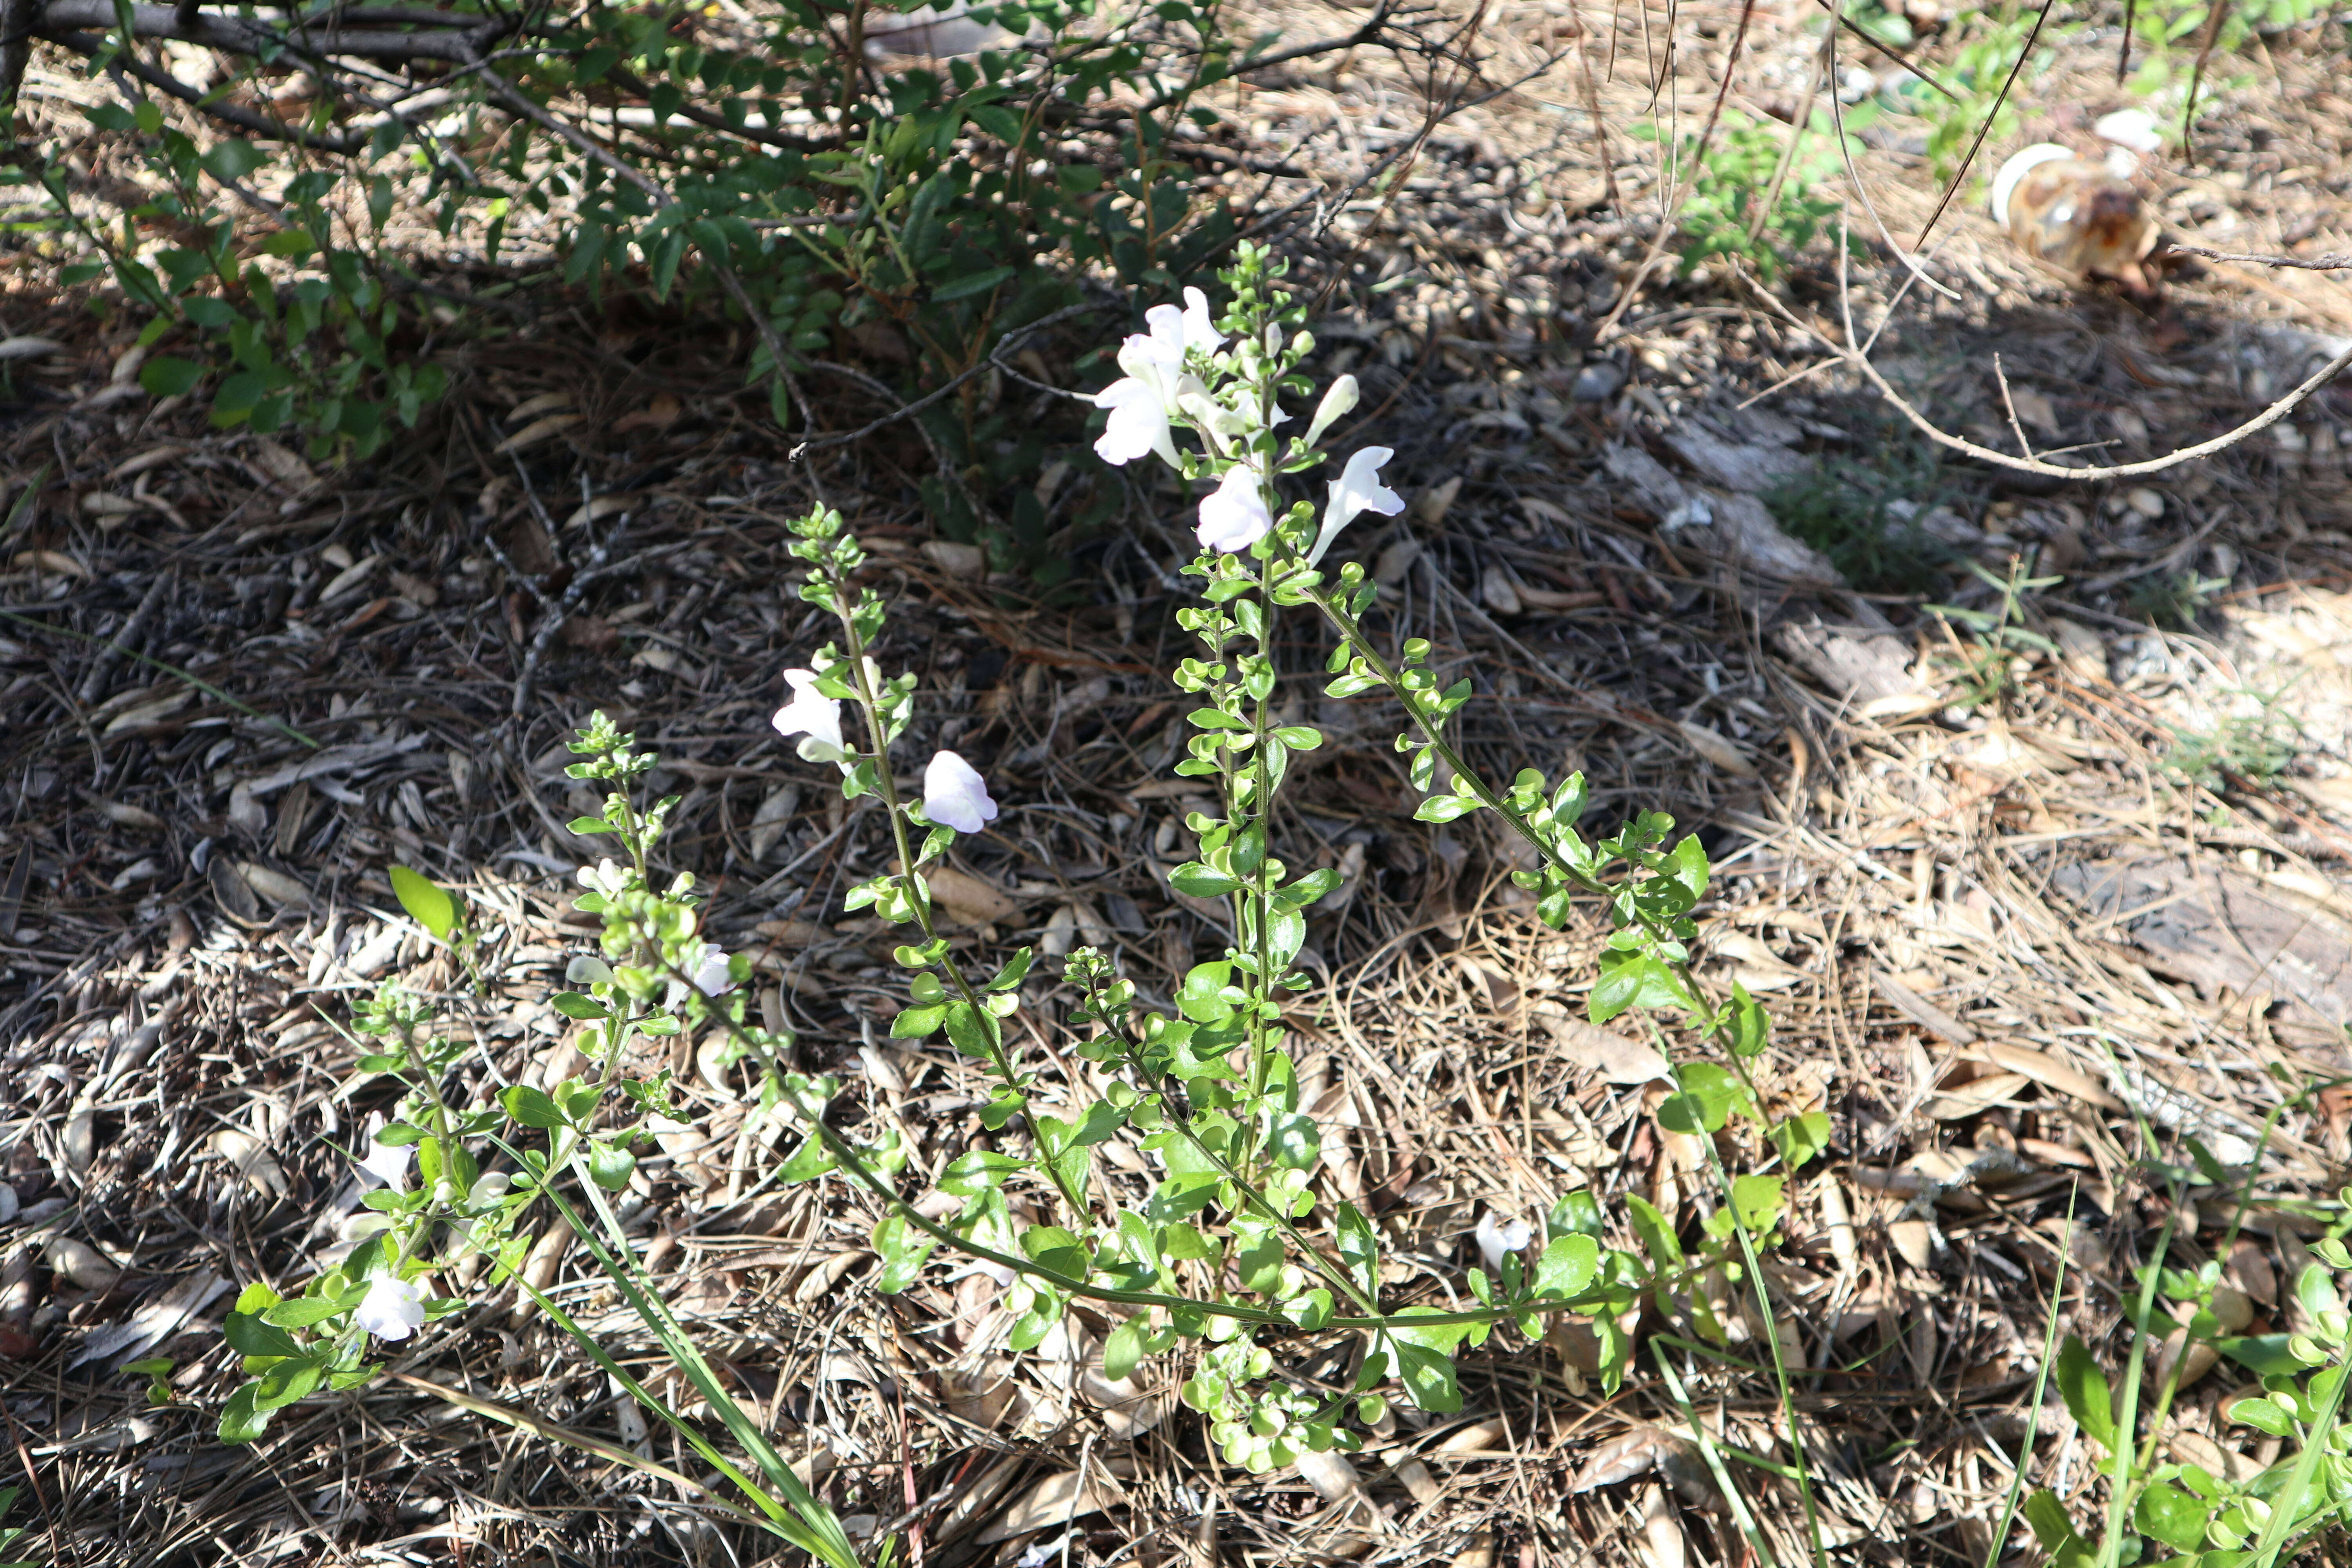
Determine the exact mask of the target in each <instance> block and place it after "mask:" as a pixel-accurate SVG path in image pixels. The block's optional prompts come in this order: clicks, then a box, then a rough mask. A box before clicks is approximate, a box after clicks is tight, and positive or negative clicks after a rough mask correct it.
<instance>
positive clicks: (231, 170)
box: [204, 136, 268, 181]
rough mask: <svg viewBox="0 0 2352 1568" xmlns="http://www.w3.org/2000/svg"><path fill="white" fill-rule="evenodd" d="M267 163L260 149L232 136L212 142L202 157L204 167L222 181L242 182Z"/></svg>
mask: <svg viewBox="0 0 2352 1568" xmlns="http://www.w3.org/2000/svg"><path fill="white" fill-rule="evenodd" d="M264 163H268V154H267V153H263V152H262V151H261V149H260V148H258V147H256V146H255V145H254V144H253V143H252V142H240V141H238V140H237V139H236V138H235V137H233V136H229V137H224V138H222V139H221V140H220V141H218V142H214V143H213V144H212V146H211V147H209V148H208V149H206V150H205V155H204V165H205V168H206V169H207V170H209V171H210V172H211V173H212V174H213V175H214V176H215V178H217V179H220V180H224V181H226V180H242V179H243V178H245V177H246V176H247V174H251V173H253V172H254V171H255V170H256V169H258V168H259V167H261V165H262V164H264Z"/></svg>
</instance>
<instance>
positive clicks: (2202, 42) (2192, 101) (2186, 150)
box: [2180, 0, 2230, 162]
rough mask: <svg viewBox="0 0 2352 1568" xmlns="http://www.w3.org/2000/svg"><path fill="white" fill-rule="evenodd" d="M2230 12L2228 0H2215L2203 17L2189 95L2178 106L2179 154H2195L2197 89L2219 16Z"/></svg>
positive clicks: (2214, 35) (2218, 29)
mask: <svg viewBox="0 0 2352 1568" xmlns="http://www.w3.org/2000/svg"><path fill="white" fill-rule="evenodd" d="M2229 14H2230V0H2215V3H2214V5H2213V10H2212V13H2211V14H2210V16H2207V17H2206V18H2205V36H2204V37H2202V38H2200V39H2198V40H2197V64H2196V67H2195V68H2193V69H2191V70H2190V71H2189V97H2188V99H2187V100H2185V101H2184V102H2183V103H2182V104H2181V106H2180V156H2181V158H2182V160H2183V161H2184V162H2185V161H2186V160H2188V159H2189V158H2191V157H2193V156H2195V154H2196V151H2197V149H2196V148H2195V147H2193V146H2192V145H2190V141H2191V138H2193V137H2194V136H2195V134H2196V131H2197V89H2198V88H2199V87H2200V85H2202V83H2203V82H2204V80H2205V62H2206V61H2207V60H2209V59H2210V58H2212V56H2213V40H2214V39H2215V37H2218V36H2219V35H2220V33H2221V18H2222V17H2224V16H2228V15H2229Z"/></svg>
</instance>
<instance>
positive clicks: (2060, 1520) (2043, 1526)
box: [2021, 1490, 2079, 1552]
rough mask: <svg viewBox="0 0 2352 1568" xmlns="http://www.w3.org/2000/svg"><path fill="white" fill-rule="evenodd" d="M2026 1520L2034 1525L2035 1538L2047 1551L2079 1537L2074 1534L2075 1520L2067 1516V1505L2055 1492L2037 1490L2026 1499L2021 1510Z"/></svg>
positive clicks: (2055, 1549)
mask: <svg viewBox="0 0 2352 1568" xmlns="http://www.w3.org/2000/svg"><path fill="white" fill-rule="evenodd" d="M2021 1511H2022V1512H2023V1513H2024V1515H2025V1522H2026V1523H2027V1524H2028V1525H2030V1526H2032V1530H2033V1539H2034V1540H2036V1541H2038V1542H2041V1543H2042V1550H2043V1551H2045V1552H2055V1551H2057V1550H2058V1548H2059V1547H2061V1546H2063V1545H2064V1544H2065V1543H2066V1542H2069V1541H2073V1540H2077V1539H2079V1538H2078V1537H2077V1536H2076V1535H2075V1534H2074V1521H2073V1520H2071V1519H2069V1518H2067V1517H2066V1505H2065V1504H2064V1503H2063V1502H2060V1501H2059V1500H2058V1496H2057V1494H2056V1493H2055V1492H2052V1491H2048V1490H2043V1491H2038V1492H2035V1493H2034V1494H2033V1495H2032V1497H2030V1498H2027V1499H2026V1500H2025V1507H2024V1508H2023V1509H2022V1510H2021Z"/></svg>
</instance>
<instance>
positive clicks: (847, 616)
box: [824, 572, 1093, 1218]
mask: <svg viewBox="0 0 2352 1568" xmlns="http://www.w3.org/2000/svg"><path fill="white" fill-rule="evenodd" d="M824 577H825V583H826V585H827V586H828V587H830V588H831V589H832V590H833V603H834V614H835V616H836V617H837V618H838V619H839V620H840V622H841V631H842V643H843V646H844V647H845V649H846V650H847V653H848V663H849V668H850V669H851V670H852V671H853V672H854V674H855V676H856V689H857V706H858V708H859V710H861V711H862V712H863V713H864V714H865V716H866V733H867V735H868V736H869V737H870V738H871V739H872V741H873V743H874V781H875V787H876V789H877V791H879V792H880V794H881V796H882V805H883V808H884V810H885V813H886V814H887V816H888V817H889V819H890V838H891V842H892V843H893V844H894V845H895V846H896V847H897V848H898V878H899V882H900V885H901V886H902V887H904V888H905V889H906V890H907V895H908V897H907V904H908V908H909V909H911V910H914V911H915V923H916V925H917V926H918V927H919V928H920V929H921V931H922V933H923V940H924V942H926V943H929V944H931V945H934V946H937V947H938V948H939V950H940V955H939V966H940V973H944V974H945V975H946V976H947V977H948V980H949V983H950V984H952V985H953V986H954V987H955V990H956V994H957V995H958V996H959V997H960V998H961V1000H962V1001H963V1003H964V1005H966V1006H968V1007H970V1008H971V1011H972V1016H973V1018H974V1020H975V1021H976V1022H977V1024H978V1025H979V1027H980V1032H981V1038H982V1041H984V1042H985V1043H986V1045H987V1047H988V1061H989V1066H990V1067H991V1068H994V1069H995V1072H996V1076H997V1078H998V1079H999V1081H1001V1082H1002V1083H1003V1085H1004V1087H1005V1088H1007V1089H1012V1090H1013V1092H1015V1093H1016V1094H1017V1093H1019V1092H1020V1089H1021V1084H1020V1080H1019V1079H1018V1077H1017V1076H1016V1075H1015V1074H1014V1072H1013V1063H1012V1061H1011V1059H1010V1058H1007V1057H1006V1056H1005V1054H1004V1047H1003V1043H1002V1041H1001V1040H1000V1039H999V1032H1000V1031H999V1028H998V1025H997V1020H996V1017H995V1015H993V1014H992V1013H991V1012H989V1010H988V1005H987V1002H986V1000H985V999H984V998H983V997H982V995H981V994H980V993H979V992H978V991H977V990H975V989H974V988H973V987H972V984H971V981H970V980H968V979H966V978H965V976H964V973H963V970H962V968H961V966H960V965H958V964H957V963H956V961H955V959H954V958H953V956H951V955H950V953H949V952H948V951H947V944H946V943H945V942H941V941H940V933H939V929H938V927H937V926H936V925H934V924H933V923H932V921H931V900H930V889H929V888H928V887H927V886H926V885H925V884H924V883H923V881H922V879H920V878H919V877H918V876H917V875H916V874H915V850H914V847H913V843H912V841H911V840H910V839H909V838H908V834H907V809H906V807H905V805H903V804H901V802H900V801H899V799H898V780H897V779H896V778H894V777H892V776H891V773H890V737H889V734H888V731H887V727H886V726H885V724H884V723H883V719H882V702H881V696H880V694H879V693H878V692H877V691H876V690H875V689H874V672H873V671H872V670H870V669H869V668H867V667H866V646H865V643H864V640H863V639H862V638H860V637H858V635H857V620H856V616H855V615H854V614H853V613H852V610H851V605H850V601H849V594H850V592H851V589H850V587H849V584H846V583H845V582H843V581H842V580H841V579H840V577H838V576H837V575H835V574H833V573H831V572H827V573H826V574H824ZM1042 1163H1043V1164H1044V1165H1045V1171H1046V1174H1047V1176H1048V1177H1049V1178H1050V1179H1051V1180H1052V1182H1053V1184H1054V1186H1055V1190H1056V1191H1058V1192H1059V1193H1060V1194H1062V1201H1063V1202H1065V1203H1066V1204H1068V1205H1070V1212H1071V1213H1072V1214H1074V1215H1078V1216H1079V1217H1081V1218H1084V1217H1085V1216H1087V1215H1090V1214H1092V1213H1093V1210H1092V1209H1090V1208H1089V1207H1088V1206H1087V1202H1086V1199H1085V1197H1084V1196H1083V1195H1081V1194H1079V1193H1078V1192H1077V1191H1076V1189H1075V1188H1074V1187H1072V1185H1071V1184H1070V1183H1069V1182H1068V1181H1067V1180H1066V1179H1065V1178H1064V1176H1063V1174H1062V1172H1061V1170H1060V1168H1059V1166H1057V1165H1056V1164H1055V1162H1054V1161H1052V1160H1050V1159H1048V1160H1045V1161H1043V1162H1042Z"/></svg>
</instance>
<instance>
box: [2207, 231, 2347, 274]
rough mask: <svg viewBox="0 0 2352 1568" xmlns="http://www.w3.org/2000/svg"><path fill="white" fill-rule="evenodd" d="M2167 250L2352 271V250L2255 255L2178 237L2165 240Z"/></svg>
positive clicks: (2249, 262) (2308, 269) (2249, 263)
mask: <svg viewBox="0 0 2352 1568" xmlns="http://www.w3.org/2000/svg"><path fill="white" fill-rule="evenodd" d="M2164 248H2165V249H2166V250H2168V251H2171V252H2174V253H2175V254H2178V255H2181V256H2201V257H2203V258H2205V259H2206V260H2208V261H2240V262H2243V263H2245V264H2246V265H2247V266H2249V267H2293V268H2299V269H2300V270H2302V271H2305V272H2344V271H2352V251H2342V250H2336V251H2330V252H2328V254H2326V256H2315V257H2312V258H2310V259H2308V260H2305V258H2302V257H2300V256H2255V255H2251V254H2246V253H2242V252H2240V251H2235V250H2208V249H2206V248H2205V247H2203V246H2201V245H2183V244H2181V243H2180V241H2179V240H2177V239H2167V240H2166V241H2165V242H2164Z"/></svg>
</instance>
